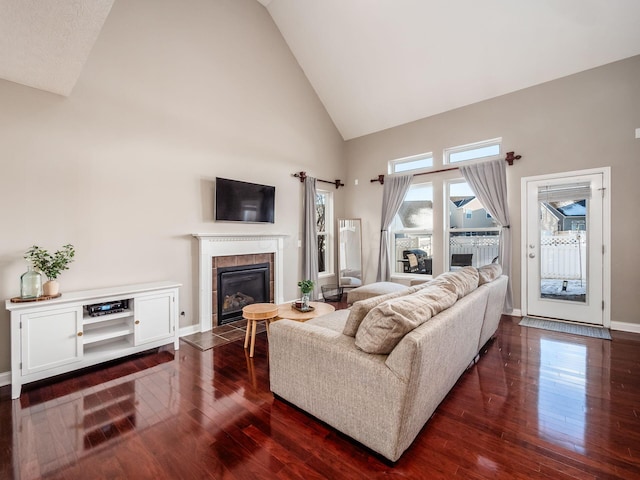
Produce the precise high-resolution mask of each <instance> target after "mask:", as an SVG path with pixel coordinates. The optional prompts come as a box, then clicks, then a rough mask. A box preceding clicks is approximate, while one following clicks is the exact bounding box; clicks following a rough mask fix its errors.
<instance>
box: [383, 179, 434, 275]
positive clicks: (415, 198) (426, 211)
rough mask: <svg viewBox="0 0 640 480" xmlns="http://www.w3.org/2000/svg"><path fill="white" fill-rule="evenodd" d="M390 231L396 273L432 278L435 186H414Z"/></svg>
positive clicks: (423, 184)
mask: <svg viewBox="0 0 640 480" xmlns="http://www.w3.org/2000/svg"><path fill="white" fill-rule="evenodd" d="M390 231H391V232H392V234H393V247H392V252H391V254H392V255H393V258H392V262H394V264H395V268H394V269H393V271H394V272H395V273H396V274H397V273H413V274H423V275H431V273H432V268H431V257H432V247H431V237H432V234H433V187H432V185H431V184H430V183H420V184H415V185H411V187H410V188H409V191H408V192H407V194H406V196H405V198H404V201H403V202H402V205H401V206H400V210H398V214H397V215H396V216H395V218H394V220H393V222H392V223H391V226H390Z"/></svg>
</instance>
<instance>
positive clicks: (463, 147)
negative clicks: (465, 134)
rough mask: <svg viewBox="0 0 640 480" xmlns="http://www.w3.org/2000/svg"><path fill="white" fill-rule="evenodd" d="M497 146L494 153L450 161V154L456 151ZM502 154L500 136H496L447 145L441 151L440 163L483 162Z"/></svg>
mask: <svg viewBox="0 0 640 480" xmlns="http://www.w3.org/2000/svg"><path fill="white" fill-rule="evenodd" d="M496 145H497V146H498V153H496V154H495V155H486V156H482V157H473V158H469V159H467V160H459V161H457V162H456V161H453V162H452V161H451V155H452V154H456V153H462V152H470V151H473V150H477V149H480V148H484V147H492V146H496ZM501 155H502V137H498V138H492V139H489V140H482V141H480V142H474V143H467V144H466V145H458V146H456V147H448V148H445V149H444V151H443V158H442V163H443V164H444V165H461V164H465V163H472V162H483V161H487V160H493V159H496V158H499V157H500V156H501Z"/></svg>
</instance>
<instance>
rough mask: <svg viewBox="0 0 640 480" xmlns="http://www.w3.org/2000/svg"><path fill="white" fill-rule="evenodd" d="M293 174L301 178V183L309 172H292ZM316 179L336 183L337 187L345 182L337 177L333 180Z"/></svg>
mask: <svg viewBox="0 0 640 480" xmlns="http://www.w3.org/2000/svg"><path fill="white" fill-rule="evenodd" d="M291 176H292V177H296V178H299V179H300V183H304V179H305V178H307V172H298V173H292V174H291ZM316 181H318V182H322V183H330V184H332V185H335V186H336V189H338V188H340V187H344V183H342V182H341V181H340V179H339V178H336V179H335V180H333V181H332V180H320V179H319V178H316Z"/></svg>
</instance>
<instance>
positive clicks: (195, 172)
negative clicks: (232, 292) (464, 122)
mask: <svg viewBox="0 0 640 480" xmlns="http://www.w3.org/2000/svg"><path fill="white" fill-rule="evenodd" d="M0 105H2V107H1V108H0V146H1V151H0V165H1V168H0V205H1V207H0V225H1V228H2V241H1V242H0V297H2V298H10V297H12V296H15V295H18V294H19V277H20V274H21V273H22V272H24V271H25V270H26V263H25V262H24V260H23V259H22V256H23V253H24V252H25V251H26V250H27V248H28V247H29V246H30V245H33V244H34V243H35V244H38V245H40V246H42V247H44V248H47V249H50V250H56V249H58V248H60V247H61V246H62V245H63V244H65V243H72V244H74V245H75V246H76V250H77V255H76V262H75V263H73V264H72V265H71V269H70V270H69V271H66V272H64V273H63V274H62V275H61V276H60V278H59V280H60V282H61V285H62V290H63V292H64V290H77V289H86V288H99V287H107V286H114V285H122V284H128V283H137V282H150V281H156V280H175V281H179V282H181V283H182V284H183V287H182V289H181V299H180V310H181V311H185V313H186V315H185V317H183V318H182V319H181V322H180V324H181V326H182V327H185V326H188V325H191V324H194V323H197V321H198V320H197V302H196V296H195V295H196V290H197V284H196V279H197V263H196V257H197V242H196V241H195V240H194V239H193V238H192V237H191V236H190V234H191V233H196V232H197V233H200V232H230V233H277V234H286V235H288V237H287V239H286V240H285V247H286V251H287V258H286V261H285V272H284V281H285V291H284V297H285V298H295V297H296V296H297V295H298V289H297V286H296V283H297V281H298V279H299V271H300V267H299V265H300V262H299V256H300V253H299V249H298V247H297V241H298V239H299V237H300V231H301V226H300V217H301V199H302V186H301V184H300V183H299V182H298V181H297V180H296V179H294V178H292V177H291V174H292V173H293V172H297V171H300V170H305V171H307V172H309V173H310V174H312V175H316V176H318V177H320V178H329V179H333V178H340V177H342V178H344V175H345V174H346V169H345V167H344V163H343V158H342V152H343V141H342V138H341V137H340V135H339V134H338V132H337V130H336V129H335V127H334V126H333V123H332V122H331V120H330V118H329V116H328V115H327V113H326V111H325V109H324V107H323V106H322V104H321V103H320V101H319V100H318V98H317V96H316V95H315V93H314V91H313V89H312V88H311V86H310V85H309V83H308V82H307V80H306V78H305V76H304V73H303V72H302V70H301V69H300V68H299V66H298V64H297V62H296V61H295V59H294V58H293V56H292V54H291V53H290V51H289V49H288V47H287V45H286V44H285V42H284V40H283V39H282V37H281V35H280V33H279V31H278V30H277V28H276V27H275V25H274V23H273V22H272V20H271V17H270V16H269V14H268V13H267V11H266V10H265V9H264V8H263V7H262V6H261V5H260V4H259V3H258V2H256V1H255V0H224V1H222V0H221V1H215V2H211V1H207V0H190V1H189V2H183V1H179V0H161V1H160V0H126V1H118V2H115V5H114V7H113V10H112V12H111V14H110V16H109V18H108V19H107V22H106V24H105V26H104V29H103V31H102V32H101V34H100V36H99V38H98V41H97V43H96V45H95V47H94V49H93V51H92V52H91V55H90V57H89V60H88V62H87V64H86V66H85V68H84V70H83V73H82V75H81V76H80V79H79V81H78V83H77V85H76V87H75V89H74V91H73V93H72V94H71V96H70V97H68V98H63V97H60V96H57V95H54V94H51V93H46V92H42V91H38V90H34V89H31V88H28V87H24V86H20V85H17V84H13V83H10V82H4V81H0ZM216 176H222V177H230V178H234V179H238V180H245V181H250V182H256V183H266V184H270V185H275V186H276V223H275V225H247V224H242V225H237V224H220V223H215V222H214V221H213V190H212V181H213V179H214V178H215V177H216ZM342 195H343V194H342V190H341V191H340V192H338V194H337V199H336V200H337V210H336V215H337V216H338V215H340V214H341V213H342V209H341V205H342V201H341V197H342ZM9 369H10V362H9V315H8V313H7V312H6V311H5V310H4V308H0V373H2V372H6V371H8V370H9Z"/></svg>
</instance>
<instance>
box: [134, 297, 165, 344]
mask: <svg viewBox="0 0 640 480" xmlns="http://www.w3.org/2000/svg"><path fill="white" fill-rule="evenodd" d="M134 315H135V335H134V338H135V345H141V344H144V343H148V342H153V341H155V340H162V339H163V338H172V337H173V336H174V334H175V330H174V325H175V314H174V294H173V292H165V293H158V294H153V295H145V296H141V297H137V298H136V299H135V300H134Z"/></svg>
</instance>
